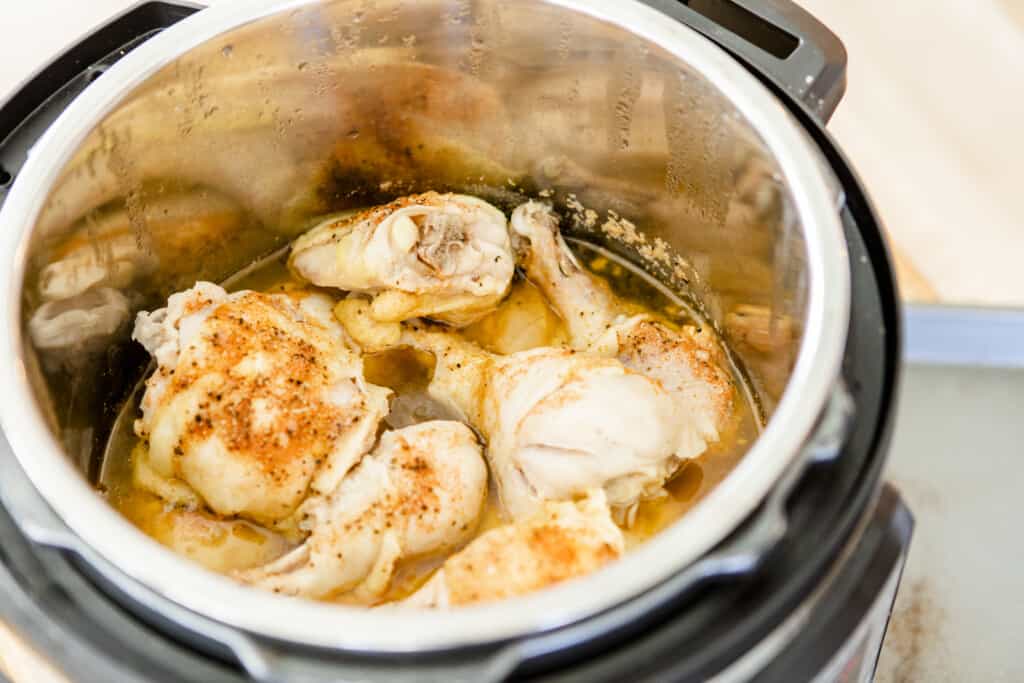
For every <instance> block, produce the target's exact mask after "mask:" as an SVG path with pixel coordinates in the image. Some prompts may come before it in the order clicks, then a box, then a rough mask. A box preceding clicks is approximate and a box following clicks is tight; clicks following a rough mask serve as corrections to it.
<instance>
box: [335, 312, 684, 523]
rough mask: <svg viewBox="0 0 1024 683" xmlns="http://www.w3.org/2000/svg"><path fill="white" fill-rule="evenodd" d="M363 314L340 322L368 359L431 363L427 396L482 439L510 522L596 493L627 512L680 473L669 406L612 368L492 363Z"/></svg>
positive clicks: (532, 356) (652, 388) (435, 330)
mask: <svg viewBox="0 0 1024 683" xmlns="http://www.w3.org/2000/svg"><path fill="white" fill-rule="evenodd" d="M365 305H366V304H365V303H363V308H361V307H360V305H359V303H358V302H355V301H353V300H348V301H345V302H342V304H341V305H339V306H338V308H337V309H336V314H337V315H339V316H340V319H341V321H342V323H343V324H344V325H346V328H347V329H349V331H350V332H351V333H352V335H353V337H354V339H355V340H356V342H357V343H360V344H362V345H363V347H364V349H366V350H380V349H381V348H382V346H384V345H389V344H393V345H404V346H410V347H412V348H415V349H418V350H420V351H426V352H429V353H431V354H433V355H434V357H435V359H436V363H435V367H434V375H433V377H432V379H431V381H430V385H429V387H428V389H427V390H428V393H429V394H430V396H431V397H433V398H434V399H435V400H437V401H439V402H440V403H442V404H443V405H444V407H445V408H446V409H447V410H449V411H450V412H451V413H452V414H455V415H458V416H459V417H460V418H462V419H464V420H466V421H467V422H468V423H469V424H471V425H473V427H475V428H476V429H477V430H478V431H480V432H481V433H482V434H483V435H484V436H485V437H486V438H487V442H488V443H487V459H488V461H489V462H490V465H491V472H492V474H493V475H494V477H495V481H496V483H497V488H498V493H499V496H500V499H501V504H502V508H503V511H504V513H505V514H506V516H508V517H511V518H512V519H521V518H526V517H529V516H531V515H534V514H536V513H537V512H538V510H539V509H540V508H541V507H542V506H543V504H544V502H545V501H549V500H554V501H558V500H572V499H574V498H577V497H579V496H582V495H584V494H585V493H586V492H587V491H590V490H593V489H603V490H604V492H605V493H606V494H607V499H608V502H609V503H610V504H611V505H612V506H614V507H616V508H622V509H624V510H625V509H629V508H631V507H632V506H634V505H635V504H636V503H637V502H638V501H639V500H641V499H643V498H647V497H651V496H653V495H658V493H659V491H660V490H661V484H662V483H663V482H664V480H665V478H666V477H667V476H668V474H669V473H671V471H673V470H674V469H675V467H676V465H677V464H678V463H677V460H676V457H675V453H676V451H677V450H678V448H679V439H680V429H679V425H680V424H681V420H680V419H679V417H678V416H677V414H676V405H675V402H674V401H673V400H672V396H671V395H670V394H669V393H668V392H667V391H666V390H665V389H664V388H663V387H662V386H661V385H660V384H658V383H657V382H655V381H653V380H651V379H649V378H648V377H645V376H644V375H642V374H640V373H638V372H634V371H632V370H630V369H628V368H626V367H625V366H623V364H622V363H620V362H619V361H618V360H616V359H614V358H603V357H600V356H596V355H594V354H589V353H581V352H576V351H573V350H572V349H558V348H537V349H531V350H529V351H521V352H518V353H513V354H510V355H507V356H501V355H496V354H491V353H487V352H486V351H484V350H483V349H481V348H480V347H478V346H477V345H476V344H474V343H472V342H469V341H467V340H466V339H464V338H463V337H461V336H460V335H458V334H455V333H452V332H450V331H448V330H445V329H443V328H441V327H440V326H436V325H430V324H427V323H415V324H407V325H398V324H392V325H387V324H379V323H378V324H377V325H370V324H367V316H366V315H365V314H361V311H364V310H365ZM350 320H352V321H354V322H351V323H350V322H349V321H350ZM609 406H615V409H614V410H609Z"/></svg>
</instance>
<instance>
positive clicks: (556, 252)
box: [511, 202, 735, 459]
mask: <svg viewBox="0 0 1024 683" xmlns="http://www.w3.org/2000/svg"><path fill="white" fill-rule="evenodd" d="M511 223H512V230H513V234H514V236H515V239H516V242H517V244H516V249H517V251H518V252H519V255H520V260H521V262H522V264H523V267H524V269H525V270H526V275H527V277H528V278H529V279H530V280H531V281H533V282H534V283H535V284H536V285H537V286H538V287H539V288H540V289H541V291H542V292H544V294H545V295H546V296H547V297H548V299H549V300H550V301H551V303H552V305H553V306H554V307H555V309H556V310H557V311H558V313H559V314H560V315H561V316H562V319H563V320H564V321H565V323H566V325H567V327H568V328H569V334H570V337H571V338H572V344H573V346H574V347H575V348H577V349H586V350H588V351H590V352H593V353H597V354H600V355H603V356H609V357H613V358H617V359H619V360H620V361H621V362H622V363H623V364H624V365H625V366H626V367H628V368H631V369H633V370H636V371H637V372H640V373H643V374H644V375H645V376H647V377H650V378H651V379H653V380H655V381H656V382H658V383H659V384H660V385H661V386H662V387H664V388H665V389H666V390H668V391H669V392H670V393H671V394H672V396H673V397H674V399H675V401H676V402H677V404H678V406H679V413H680V414H681V415H682V416H683V418H684V419H685V424H686V427H685V433H684V438H683V439H682V441H681V442H680V447H679V450H678V451H677V452H676V455H677V456H678V457H679V458H680V459H686V458H692V457H696V456H698V455H700V454H701V453H702V452H704V450H705V449H706V448H707V445H708V444H709V443H712V442H715V441H717V440H718V438H719V432H720V430H721V428H722V426H723V425H724V424H725V422H726V420H727V419H728V418H729V416H730V415H731V413H732V402H733V399H734V394H735V388H734V386H733V383H732V380H731V378H730V376H729V372H728V370H727V364H726V359H725V354H724V352H723V351H722V349H721V347H720V346H719V345H718V343H717V342H716V341H715V338H714V337H713V335H712V334H711V332H710V331H709V330H703V329H699V328H697V327H694V326H687V327H683V328H682V329H674V328H672V327H669V326H668V325H666V324H665V323H663V322H660V321H658V320H656V319H654V318H653V317H651V316H649V315H637V316H631V317H629V316H626V315H623V314H622V311H623V307H622V305H621V304H620V303H619V301H618V300H617V299H616V297H615V295H614V294H613V293H612V292H611V291H610V289H609V288H608V286H607V285H606V284H605V283H604V282H601V281H600V280H598V279H597V278H595V277H594V276H593V275H591V274H590V273H588V272H587V271H586V270H585V269H583V268H582V267H581V266H580V265H579V264H578V263H577V262H576V259H575V257H574V256H573V254H572V252H570V251H569V248H568V246H567V245H566V244H565V241H564V240H563V239H562V236H561V233H560V231H559V229H558V219H557V217H556V216H555V214H554V212H553V211H552V210H551V209H550V208H549V207H548V206H546V205H544V204H541V203H538V202H527V203H526V204H523V205H521V206H519V207H518V208H516V210H515V211H514V212H513V213H512V221H511Z"/></svg>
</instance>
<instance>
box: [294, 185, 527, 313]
mask: <svg viewBox="0 0 1024 683" xmlns="http://www.w3.org/2000/svg"><path fill="white" fill-rule="evenodd" d="M289 265H290V267H291V269H292V270H293V272H295V273H296V274H297V275H299V276H300V277H302V278H304V279H305V280H308V281H309V282H312V283H313V284H315V285H318V286H321V287H337V288H338V289H343V290H346V291H350V292H359V293H364V294H370V295H372V296H373V304H372V306H371V309H370V311H371V314H372V315H373V317H374V318H376V319H377V320H381V321H399V320H407V319H410V318H417V317H429V318H432V319H434V320H438V321H440V322H445V323H448V324H450V325H454V326H456V327H463V326H465V325H468V324H470V323H472V322H473V321H475V320H477V319H479V318H481V317H483V316H484V315H486V314H487V313H488V312H490V311H491V310H493V309H494V308H495V307H496V306H497V304H498V302H500V301H501V299H502V297H503V296H505V294H506V292H508V289H509V285H510V283H511V281H512V275H513V272H514V270H515V258H514V257H513V255H512V249H511V245H510V242H509V236H508V222H507V220H506V218H505V215H504V214H503V213H502V212H501V211H499V210H498V209H497V208H495V207H493V206H491V205H490V204H488V203H487V202H485V201H483V200H481V199H477V198H475V197H468V196H466V195H457V194H438V193H436V192H427V193H424V194H421V195H413V196H410V197H403V198H402V199H399V200H396V201H394V202H392V203H391V204H387V205H385V206H379V207H376V208H373V209H369V210H367V211H363V212H360V213H357V214H355V215H352V216H348V217H345V218H340V219H334V220H329V221H327V222H325V223H322V224H320V225H319V226H317V227H315V228H313V229H312V230H311V231H310V232H308V233H306V234H305V235H303V236H302V237H301V238H299V239H298V240H297V241H296V242H295V245H294V246H293V247H292V254H291V257H290V260H289Z"/></svg>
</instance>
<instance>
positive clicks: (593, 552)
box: [401, 491, 623, 608]
mask: <svg viewBox="0 0 1024 683" xmlns="http://www.w3.org/2000/svg"><path fill="white" fill-rule="evenodd" d="M622 552H623V538H622V532H621V531H620V530H619V528H618V527H617V526H616V525H615V523H614V522H613V521H612V519H611V516H610V515H609V513H608V505H607V503H606V501H605V499H604V494H602V493H601V492H600V491H597V492H594V493H592V494H591V495H589V496H588V497H586V498H584V499H582V500H580V501H578V502H568V501H565V502H557V503H555V502H548V503H545V504H544V505H543V506H542V507H541V508H540V509H539V510H538V511H537V514H535V515H534V516H531V517H529V518H527V519H523V520H521V521H516V522H514V523H511V524H506V525H504V526H500V527H498V528H496V529H491V530H490V531H487V532H485V533H483V534H481V535H480V536H478V537H477V538H476V539H474V540H473V541H472V542H471V543H470V544H469V545H467V546H466V547H465V548H463V549H462V550H460V551H459V552H457V553H455V554H454V555H452V556H451V557H449V558H448V559H447V560H446V561H445V563H444V565H442V567H441V568H440V569H439V570H438V571H437V572H436V573H435V574H434V575H433V576H432V577H431V578H430V580H429V581H427V583H425V584H424V585H423V586H422V587H421V588H420V589H419V590H418V591H416V593H414V594H413V595H411V596H410V597H409V598H407V599H406V600H404V601H403V602H402V603H401V604H402V605H403V606H412V607H428V608H446V607H458V606H461V605H469V604H473V603H481V602H492V601H494V600H503V599H506V598H511V597H515V596H519V595H525V594H527V593H531V592H533V591H536V590H540V589H542V588H547V587H550V586H553V585H555V584H557V583H560V582H562V581H566V580H568V579H572V578H575V577H579V576H586V575H587V574H590V573H592V572H594V571H596V570H597V569H600V568H601V567H602V566H604V565H605V564H607V563H608V562H610V561H612V560H614V559H617V558H618V557H619V556H620V555H622Z"/></svg>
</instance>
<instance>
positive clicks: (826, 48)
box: [646, 0, 846, 122]
mask: <svg viewBox="0 0 1024 683" xmlns="http://www.w3.org/2000/svg"><path fill="white" fill-rule="evenodd" d="M646 2H647V3H648V4H649V5H651V6H652V7H654V8H656V9H658V10H660V11H662V12H663V13H665V14H667V15H669V16H671V17H672V18H674V19H676V20H678V21H681V22H682V23H684V24H686V25H687V26H689V27H690V28H692V29H694V30H696V31H697V32H699V33H702V34H703V35H705V36H706V37H708V38H710V39H711V40H713V41H714V42H716V43H717V44H718V45H719V46H721V47H722V48H724V49H725V50H726V51H728V52H729V53H730V54H731V55H732V56H733V57H734V58H736V59H738V60H739V61H741V62H743V63H744V65H745V66H747V68H749V69H751V70H753V71H755V72H757V73H758V74H759V75H760V76H761V77H762V78H763V79H765V80H767V81H769V82H771V83H772V84H774V85H775V86H776V87H778V88H780V89H781V90H783V91H785V92H786V93H788V94H789V95H790V96H792V97H793V98H794V99H796V100H798V101H800V102H802V103H803V104H804V105H805V106H806V107H807V108H808V109H809V110H810V111H811V112H812V113H813V114H814V115H815V116H816V117H817V118H818V119H820V120H821V121H822V122H826V121H828V119H829V118H831V116H832V113H833V112H834V111H835V109H836V107H837V106H838V104H839V100H840V99H841V98H842V96H843V93H844V92H846V49H845V48H844V47H843V44H842V42H841V41H840V40H839V38H838V37H837V36H836V35H835V34H834V33H832V31H830V30H829V29H828V28H827V27H826V26H825V25H824V24H822V23H821V22H820V21H818V20H817V19H815V18H814V16H812V15H811V14H810V13H808V12H807V11H806V10H804V9H803V8H801V7H799V6H798V5H797V4H796V3H795V2H792V1H791V0H646Z"/></svg>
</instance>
